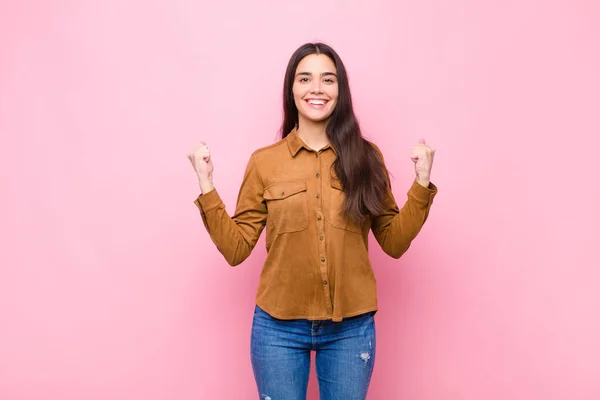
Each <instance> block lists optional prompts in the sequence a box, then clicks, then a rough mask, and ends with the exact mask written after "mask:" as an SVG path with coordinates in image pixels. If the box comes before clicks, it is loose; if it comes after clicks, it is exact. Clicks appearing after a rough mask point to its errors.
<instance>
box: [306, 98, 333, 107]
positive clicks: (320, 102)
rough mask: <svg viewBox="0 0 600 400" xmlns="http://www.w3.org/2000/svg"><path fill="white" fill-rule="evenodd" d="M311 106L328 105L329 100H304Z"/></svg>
mask: <svg viewBox="0 0 600 400" xmlns="http://www.w3.org/2000/svg"><path fill="white" fill-rule="evenodd" d="M305 101H306V102H307V103H308V104H309V105H311V106H324V105H325V104H327V103H328V101H329V100H316V99H308V100H305Z"/></svg>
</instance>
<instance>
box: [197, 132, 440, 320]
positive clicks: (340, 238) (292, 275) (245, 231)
mask: <svg viewBox="0 0 600 400" xmlns="http://www.w3.org/2000/svg"><path fill="white" fill-rule="evenodd" d="M335 158H336V154H335V151H334V150H333V148H332V147H330V146H326V147H324V148H322V149H320V150H319V151H315V150H312V149H310V148H309V147H308V146H306V144H305V143H304V142H303V141H302V140H301V139H300V137H299V136H298V135H297V133H296V131H295V130H294V131H292V132H291V133H290V134H289V135H288V136H287V137H286V138H285V139H282V140H280V141H279V142H277V143H275V144H273V145H271V146H268V147H264V148H262V149H259V150H257V151H255V152H254V153H253V154H252V156H251V158H250V161H249V162H248V165H247V167H246V172H245V174H244V179H243V182H242V185H241V188H240V192H239V195H238V200H237V207H236V210H235V214H234V215H233V216H231V217H230V216H229V214H228V213H227V211H225V205H224V204H223V201H222V200H221V198H220V197H219V194H218V193H217V191H216V190H212V191H210V192H208V193H206V194H203V195H200V196H198V198H197V199H196V200H195V202H194V203H195V204H196V206H197V207H198V208H199V209H200V214H201V216H202V220H203V222H204V225H205V227H206V229H207V231H208V233H209V235H210V237H211V239H212V240H213V242H214V243H215V244H216V246H217V248H218V249H219V251H220V252H221V253H222V254H223V256H224V257H225V259H226V260H227V262H228V263H229V264H230V265H232V266H235V265H238V264H240V263H241V262H242V261H244V260H245V259H246V258H247V257H248V256H249V255H250V252H251V251H252V249H253V248H254V246H255V245H256V242H257V241H258V238H259V237H260V234H261V233H262V231H263V228H264V227H265V226H266V228H267V233H266V235H267V237H266V247H267V258H266V260H265V263H264V266H263V269H262V273H261V276H260V281H259V285H258V290H257V294H256V304H257V305H258V306H259V307H260V308H262V309H263V310H265V311H266V312H267V313H269V314H270V315H271V316H273V317H275V318H279V319H295V318H304V319H309V320H325V319H331V320H333V321H336V322H339V321H341V320H342V319H343V318H348V317H352V316H355V315H359V314H362V313H365V312H368V311H376V310H377V294H376V282H375V276H374V274H373V270H372V268H371V264H370V262H369V257H368V251H367V246H368V235H369V230H372V231H373V234H374V236H375V238H376V239H377V242H378V243H379V244H380V245H381V247H382V249H383V251H385V252H386V253H387V254H388V255H390V256H391V257H394V258H399V257H400V256H401V255H402V254H403V253H404V252H405V251H406V250H407V249H408V248H409V246H410V243H411V241H412V240H413V239H414V238H415V237H416V236H417V234H418V233H419V231H420V230H421V228H422V226H423V224H424V223H425V220H426V219H427V215H428V213H429V209H430V207H431V204H432V201H433V198H434V197H435V195H436V193H437V188H436V187H435V185H433V184H430V186H429V188H425V187H423V186H421V185H419V184H418V183H417V182H416V181H415V182H414V183H413V185H412V187H411V188H410V190H409V191H408V199H407V201H406V203H405V204H404V206H403V207H402V208H401V209H399V208H398V206H397V205H396V201H395V200H394V197H393V195H392V192H391V189H390V190H388V193H387V195H386V196H385V199H384V210H385V211H384V212H383V213H382V215H379V216H377V217H371V218H370V219H369V220H368V221H367V222H365V223H364V224H362V225H358V224H356V223H353V222H351V221H349V220H348V219H346V218H344V216H343V215H342V214H341V213H340V209H341V205H342V200H343V198H344V192H343V190H342V187H341V185H340V182H339V180H338V179H337V178H336V176H335V172H334V171H333V168H332V164H333V162H334V161H335Z"/></svg>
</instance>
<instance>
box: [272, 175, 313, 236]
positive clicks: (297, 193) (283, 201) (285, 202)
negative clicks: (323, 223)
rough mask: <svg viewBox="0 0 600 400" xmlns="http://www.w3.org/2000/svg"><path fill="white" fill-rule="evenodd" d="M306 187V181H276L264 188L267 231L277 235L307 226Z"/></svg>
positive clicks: (300, 229)
mask: <svg viewBox="0 0 600 400" xmlns="http://www.w3.org/2000/svg"><path fill="white" fill-rule="evenodd" d="M306 189H307V188H306V181H293V182H278V183H273V184H272V185H269V186H268V187H267V188H266V189H265V191H264V193H263V198H264V199H265V200H266V202H267V211H268V216H267V231H269V230H270V231H271V232H272V233H274V234H275V235H278V234H280V233H286V232H297V231H302V230H304V229H306V228H307V227H308V198H307V194H306Z"/></svg>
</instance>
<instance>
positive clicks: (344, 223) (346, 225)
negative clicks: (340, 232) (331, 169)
mask: <svg viewBox="0 0 600 400" xmlns="http://www.w3.org/2000/svg"><path fill="white" fill-rule="evenodd" d="M345 197H346V195H345V194H344V191H343V190H342V183H341V182H340V181H339V180H337V179H332V180H331V204H330V205H329V223H331V225H333V226H335V227H336V228H340V229H346V230H348V231H351V232H357V233H361V232H362V229H361V226H360V225H359V224H357V223H356V222H352V221H350V220H349V219H348V218H346V217H345V216H344V215H343V214H342V203H343V202H344V198H345Z"/></svg>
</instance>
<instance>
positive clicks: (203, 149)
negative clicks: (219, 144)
mask: <svg viewBox="0 0 600 400" xmlns="http://www.w3.org/2000/svg"><path fill="white" fill-rule="evenodd" d="M187 157H188V159H189V160H190V162H191V163H192V165H193V166H194V170H195V171H196V175H198V182H199V183H200V189H201V190H202V193H206V192H209V191H211V190H212V189H213V185H212V173H213V169H214V167H213V163H212V161H211V159H210V150H209V149H208V146H207V145H206V143H204V142H200V146H198V147H196V149H194V151H192V152H191V153H188V155H187Z"/></svg>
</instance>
